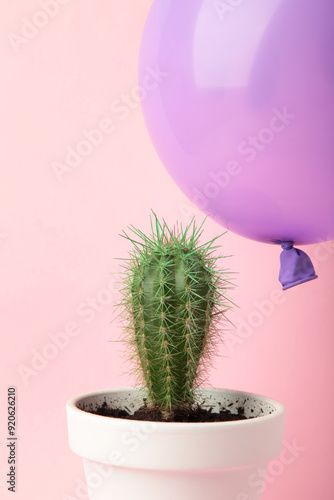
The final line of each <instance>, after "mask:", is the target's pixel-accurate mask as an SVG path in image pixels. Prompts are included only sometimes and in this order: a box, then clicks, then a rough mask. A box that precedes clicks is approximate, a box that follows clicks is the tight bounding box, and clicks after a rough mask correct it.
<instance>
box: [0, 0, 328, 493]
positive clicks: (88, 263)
mask: <svg viewBox="0 0 334 500" xmlns="http://www.w3.org/2000/svg"><path fill="white" fill-rule="evenodd" d="M150 4H151V0H141V1H140V2H137V1H135V0H123V1H122V2H120V1H116V0H108V1H107V0H100V1H98V2H96V1H95V2H94V1H93V0H84V1H80V2H79V1H78V0H49V1H47V0H44V1H43V0H40V1H37V0H36V1H35V0H21V1H20V2H12V1H9V0H2V2H1V6H0V19H1V21H0V30H1V32H0V35H1V38H0V60H1V65H2V68H1V73H2V76H1V80H0V90H1V102H0V106H1V120H0V127H1V129H0V155H1V162H0V172H1V174H0V176H1V178H0V186H1V187H0V189H1V194H0V311H1V312H0V323H1V330H0V331H1V336H2V346H3V348H2V349H1V357H2V359H1V365H0V366H1V392H0V395H1V397H0V405H1V408H0V428H1V436H2V438H3V440H1V447H0V460H1V462H0V464H1V467H0V481H1V485H0V488H1V498H7V497H8V498H13V497H12V496H10V495H11V494H10V493H9V492H8V491H7V486H6V484H5V481H6V473H7V472H8V464H7V449H6V445H5V439H6V437H7V434H6V424H7V413H6V412H7V404H6V393H7V387H8V386H12V385H15V386H16V388H17V397H18V405H17V421H18V433H17V435H18V447H17V457H18V464H17V473H18V480H17V493H16V497H15V498H17V499H19V500H23V499H24V500H26V499H29V500H30V499H31V500H45V499H46V498H48V499H50V500H56V499H57V500H73V499H80V498H85V496H84V495H83V494H79V493H78V491H79V490H78V489H77V490H76V488H78V485H80V484H81V481H83V478H84V475H83V469H82V465H81V459H80V458H79V457H77V456H75V455H74V454H73V453H72V452H71V451H70V449H69V447H68V442H67V426H66V414H65V404H66V401H67V400H68V399H69V398H71V397H72V396H74V395H76V394H80V393H82V392H87V391H92V390H97V389H105V388H111V387H121V386H128V385H131V384H132V380H131V379H130V377H129V376H128V375H127V374H126V366H124V364H123V361H122V346H121V345H120V344H119V343H115V342H108V341H115V340H117V339H118V338H119V335H120V327H119V325H118V324H117V322H113V323H111V321H112V319H113V318H114V317H115V314H114V312H113V311H114V309H113V306H114V304H115V302H116V301H117V296H118V292H117V286H118V285H117V277H116V276H114V275H113V274H112V273H114V272H117V271H118V270H119V263H118V261H117V260H115V258H116V257H123V256H125V255H126V252H127V250H128V249H129V245H128V244H127V242H126V241H125V240H124V239H122V238H121V237H120V236H119V233H121V232H122V230H123V229H126V227H127V226H129V225H130V224H134V225H135V226H138V227H140V228H141V229H143V230H144V231H148V228H149V214H150V211H151V209H154V211H155V212H156V213H157V214H158V215H159V216H161V217H164V218H165V219H166V220H167V221H168V222H169V223H170V224H172V225H173V224H174V222H175V221H176V220H178V221H179V222H182V223H183V224H186V223H187V222H188V221H189V220H190V218H191V217H192V216H193V215H195V216H196V218H197V220H198V221H201V220H202V218H203V217H202V215H201V214H200V213H199V212H198V210H197V209H196V208H195V207H193V206H192V205H191V204H190V202H189V201H188V200H187V199H186V198H185V196H184V195H183V194H182V193H181V191H180V190H179V189H178V187H177V186H176V185H175V184H174V183H173V182H172V180H171V179H170V177H169V176H168V174H167V173H166V171H165V170H164V168H163V166H162V165H161V162H160V160H159V158H158V157H157V155H156V153H155V151H154V149H153V147H152V145H151V142H150V139H149V136H148V133H147V131H146V128H145V125H144V122H143V117H142V114H141V111H140V105H139V102H138V98H137V95H138V94H137V88H136V85H137V76H136V73H137V59H138V50H139V43H140V37H141V32H142V29H143V25H144V21H145V18H146V15H147V12H148V9H149V7H150ZM42 5H44V10H43V9H42V7H41V6H42ZM41 12H42V14H41ZM36 26H37V27H36ZM147 98H149V96H148V97H147ZM122 100H127V104H125V106H126V107H127V110H125V109H124V108H123V111H124V113H123V114H122V115H121V114H120V113H119V112H117V107H118V106H119V103H120V101H122ZM98 127H100V128H101V127H102V130H103V133H102V132H100V133H98V134H97V133H96V132H95V135H94V134H93V135H91V136H90V137H91V138H92V137H93V139H94V140H95V143H96V144H95V145H93V146H91V147H90V149H85V144H84V143H80V141H82V140H86V139H87V137H85V134H87V133H89V132H91V131H92V130H93V129H94V130H95V129H97V128H98ZM80 147H81V149H80ZM69 148H79V150H80V151H81V152H82V153H81V155H79V156H76V159H73V158H72V164H71V165H72V166H71V168H69V167H68V165H66V156H67V155H68V154H69V151H70V149H69ZM86 148H87V145H86ZM68 159H69V158H67V160H68ZM55 162H58V165H57V164H55ZM60 163H62V164H63V165H65V167H64V166H63V169H64V170H63V171H62V172H61V173H60V168H62V167H60V166H59V164H60ZM73 165H76V166H73ZM57 172H58V174H57ZM222 231H223V230H222V228H221V227H219V226H218V225H217V224H216V223H215V222H213V221H211V220H208V221H207V224H206V229H205V234H204V238H205V239H207V238H211V237H213V236H215V235H217V234H218V233H220V232H222ZM221 243H222V245H223V248H222V252H223V253H225V254H227V255H230V254H232V255H233V257H231V258H230V259H228V260H227V261H226V262H227V265H228V267H230V268H231V270H233V271H236V272H238V273H239V274H238V276H237V279H236V281H237V284H238V288H237V289H236V290H235V292H234V293H233V295H232V298H233V300H234V301H235V302H236V303H237V304H238V306H239V309H235V310H234V312H233V313H231V314H230V319H231V320H232V321H233V322H234V323H235V325H236V327H235V328H234V329H231V331H230V332H226V333H225V343H224V344H223V345H222V346H221V349H220V356H219V357H218V358H217V359H216V361H215V369H213V370H211V372H210V377H209V382H210V384H212V385H213V386H216V387H229V388H234V389H241V390H248V391H252V392H258V393H262V394H265V395H268V396H271V397H274V398H276V399H278V400H279V401H281V402H282V403H283V404H284V405H285V406H286V410H287V423H286V444H285V452H284V454H283V455H282V460H281V459H277V460H276V461H274V463H273V464H272V465H271V467H270V468H269V475H268V477H267V481H266V483H265V484H266V487H265V492H264V495H263V499H264V500H282V499H283V498H284V499H291V498H303V499H304V500H314V498H319V499H320V498H321V499H322V500H331V499H332V498H333V493H332V484H333V478H332V476H333V473H332V467H333V460H334V452H333V445H334V433H333V411H334V403H333V375H334V364H333V326H332V325H333V319H334V308H333V299H334V293H333V280H334V242H333V241H332V242H328V243H326V244H317V245H312V246H309V247H304V248H303V249H304V250H305V251H307V252H308V253H309V255H310V256H311V257H312V259H313V263H314V265H315V267H316V271H317V273H318V275H319V279H318V280H315V281H313V282H310V283H307V284H305V285H303V286H300V287H296V288H293V289H291V290H289V291H287V292H284V294H283V292H281V291H280V284H279V282H278V280H277V276H278V267H279V253H280V249H279V248H278V247H273V246H269V245H268V246H267V245H262V244H259V243H256V242H253V241H249V240H246V239H243V238H241V237H239V236H236V235H234V234H232V233H229V234H226V235H225V236H224V237H222V239H221ZM56 334H59V335H56ZM71 335H72V336H71ZM56 338H57V339H58V342H60V341H61V339H62V342H63V345H62V347H61V348H60V347H59V348H57V347H55V342H56V341H55V339H56ZM50 346H51V347H50ZM52 346H53V347H52ZM43 353H44V354H46V356H47V357H48V358H49V359H46V358H45V356H43V358H42V357H41V356H42V355H43ZM38 356H39V358H38ZM51 358H52V359H51ZM29 370H30V371H29ZM291 448H293V449H294V452H291ZM289 450H290V451H289Z"/></svg>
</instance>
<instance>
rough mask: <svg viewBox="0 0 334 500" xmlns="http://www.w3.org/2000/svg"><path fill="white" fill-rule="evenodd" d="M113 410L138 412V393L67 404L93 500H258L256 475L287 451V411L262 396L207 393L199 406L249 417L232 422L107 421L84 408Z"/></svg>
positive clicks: (105, 394) (115, 393)
mask: <svg viewBox="0 0 334 500" xmlns="http://www.w3.org/2000/svg"><path fill="white" fill-rule="evenodd" d="M104 401H106V402H107V403H108V404H110V405H113V406H117V407H121V408H126V409H128V410H130V411H131V412H134V411H135V410H136V409H137V408H139V407H140V406H141V405H142V404H143V400H142V397H140V396H139V392H138V390H136V389H134V388H128V389H114V390H109V391H99V392H94V393H88V394H83V395H81V396H77V397H75V398H73V399H71V400H70V401H69V402H68V403H67V420H68V432H69V443H70V447H71V449H72V450H73V451H74V452H75V453H76V454H78V455H79V456H81V457H82V458H83V463H84V469H85V474H86V481H87V487H88V491H89V494H90V499H91V500H130V499H133V500H144V499H145V500H170V499H171V498H173V499H174V500H203V499H209V500H211V499H213V498H215V499H217V500H218V499H222V500H259V499H260V498H261V492H260V491H259V488H258V486H257V488H254V486H252V480H251V478H252V475H253V476H254V474H256V473H257V471H258V469H259V467H261V469H263V468H266V467H267V464H268V461H269V460H271V459H273V458H275V457H276V456H277V455H278V454H279V453H280V451H281V449H282V446H283V438H284V424H285V410H284V407H283V405H282V404H280V403H278V402H277V401H274V400H272V399H270V398H267V397H264V396H259V395H257V394H251V393H245V392H239V391H230V390H225V389H201V391H200V392H199V394H198V401H199V402H202V401H205V404H207V405H209V406H212V407H213V411H214V410H216V411H219V409H220V405H222V406H223V407H226V406H227V407H229V409H230V410H231V411H233V412H235V413H237V408H238V407H239V406H240V404H243V405H244V408H245V413H246V415H247V416H253V417H254V416H255V417H256V418H253V419H248V420H240V421H233V422H212V423H171V422H145V421H135V420H127V419H120V418H110V417H103V416H99V415H94V414H91V413H87V412H86V411H83V409H84V408H86V409H87V408H89V407H92V408H94V407H95V406H96V405H101V404H102V403H103V402H104Z"/></svg>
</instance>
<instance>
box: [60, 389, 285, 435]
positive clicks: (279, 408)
mask: <svg viewBox="0 0 334 500" xmlns="http://www.w3.org/2000/svg"><path fill="white" fill-rule="evenodd" d="M141 390H142V388H141V387H118V388H112V389H99V390H97V391H90V392H87V393H82V394H78V395H76V396H74V397H72V398H71V399H70V400H69V401H68V402H67V405H66V406H67V408H68V409H71V411H74V412H77V413H80V414H86V415H87V418H93V419H96V422H98V420H100V421H106V420H114V421H116V422H117V423H119V425H122V424H121V422H124V425H129V422H149V420H134V419H131V420H129V419H126V418H118V417H109V416H105V415H96V414H94V413H90V412H89V411H85V410H83V409H81V408H79V407H78V403H79V402H80V401H81V400H84V399H86V398H89V397H94V396H102V395H106V396H107V395H111V394H115V395H117V394H122V393H124V392H129V393H131V394H138V396H139V397H140V396H141V394H142V393H141ZM201 391H204V392H208V391H209V392H211V393H214V394H216V395H219V394H220V393H228V394H233V395H235V396H238V397H241V398H242V397H250V398H254V399H255V400H258V401H263V402H265V403H267V404H269V405H271V406H272V407H273V411H272V412H271V413H270V414H268V415H255V416H254V417H253V418H248V419H244V420H233V421H223V422H154V424H155V425H157V426H158V427H159V428H160V429H161V430H162V428H163V427H165V426H167V428H171V426H180V427H185V426H186V427H187V428H189V429H194V428H197V427H199V426H200V427H204V426H210V427H211V426H213V427H220V426H233V427H234V426H236V425H246V424H247V425H255V424H257V422H258V420H259V419H261V422H263V421H267V420H272V419H275V418H277V417H278V416H280V415H285V407H284V405H283V404H282V403H280V402H279V401H277V400H275V399H273V398H270V397H268V396H263V395H262V394H258V393H254V392H248V391H241V390H236V389H227V388H216V387H209V386H205V387H200V388H198V389H197V390H196V392H197V393H198V395H201Z"/></svg>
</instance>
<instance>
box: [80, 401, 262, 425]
mask: <svg viewBox="0 0 334 500" xmlns="http://www.w3.org/2000/svg"><path fill="white" fill-rule="evenodd" d="M84 410H85V411H87V412H89V413H93V414H95V415H102V416H104V417H113V418H124V419H129V420H145V421H150V422H231V421H234V420H247V419H248V418H254V417H255V416H257V415H254V417H246V415H245V412H244V409H243V406H241V407H240V408H239V409H238V414H234V413H231V412H230V410H229V409H228V408H221V409H220V412H219V413H216V412H213V411H212V408H209V409H207V408H203V407H202V406H201V405H196V406H193V407H189V406H184V405H180V406H179V407H178V408H177V410H176V411H175V413H174V417H173V419H172V420H165V419H164V418H163V416H162V414H161V412H160V410H159V408H156V407H149V406H147V405H145V404H144V405H143V406H141V407H140V408H139V409H138V410H137V411H136V412H135V413H134V414H133V415H131V412H130V410H129V411H127V409H119V408H111V407H110V406H109V405H108V404H107V403H103V404H102V405H101V406H99V407H97V408H96V409H92V408H89V409H88V408H85V409H84Z"/></svg>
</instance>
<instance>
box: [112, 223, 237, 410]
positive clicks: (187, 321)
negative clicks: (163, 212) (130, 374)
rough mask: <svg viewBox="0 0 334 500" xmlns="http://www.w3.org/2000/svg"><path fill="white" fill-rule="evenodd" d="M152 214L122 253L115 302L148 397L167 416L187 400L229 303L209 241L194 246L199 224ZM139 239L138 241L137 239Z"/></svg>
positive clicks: (225, 283)
mask: <svg viewBox="0 0 334 500" xmlns="http://www.w3.org/2000/svg"><path fill="white" fill-rule="evenodd" d="M153 215H154V222H155V224H153V220H152V219H151V229H152V234H151V236H150V237H148V236H146V235H144V234H143V233H142V232H141V231H139V230H138V229H136V228H134V227H133V226H131V228H130V229H131V231H132V232H133V234H134V235H135V236H136V239H134V237H130V236H129V235H128V234H126V233H124V236H125V237H126V238H128V239H129V240H131V242H132V243H133V247H134V248H133V250H132V253H131V255H130V259H128V260H126V265H125V272H124V278H123V284H124V288H123V290H122V291H123V300H122V303H121V305H122V306H123V310H124V312H125V319H126V333H127V338H126V340H127V341H128V343H129V344H130V346H131V348H132V349H131V351H130V352H131V359H132V361H133V360H137V365H136V366H137V370H136V373H137V374H139V375H140V376H141V377H140V378H141V381H142V382H144V384H145V386H146V388H147V390H148V399H149V400H150V401H151V403H152V404H153V405H156V406H158V407H159V408H160V410H161V412H162V414H163V416H164V418H165V419H166V420H168V419H171V418H172V417H173V412H174V410H175V409H176V408H177V407H178V406H179V405H184V404H192V403H193V401H194V389H195V387H197V386H198V385H199V384H200V383H201V382H202V381H203V380H202V378H203V370H201V368H203V367H204V365H205V361H208V360H209V359H210V355H211V354H212V353H213V351H214V347H215V345H216V340H217V337H218V330H217V321H218V319H220V318H221V316H224V312H225V310H226V309H228V308H229V306H228V302H229V299H227V298H226V296H225V291H226V290H227V289H228V288H229V285H230V283H229V281H228V280H227V279H226V275H227V273H226V272H224V271H223V270H219V269H217V268H216V265H215V264H216V261H217V259H218V258H220V257H214V256H213V255H212V253H213V251H214V249H215V248H216V247H214V246H213V244H214V242H215V240H216V239H217V238H214V239H213V240H211V241H209V242H208V243H206V244H204V245H199V237H200V235H201V234H202V226H203V223H202V225H201V226H200V228H199V229H197V228H196V226H195V223H194V222H193V221H192V222H191V223H190V224H189V225H188V226H187V227H186V228H185V229H184V230H183V229H182V226H181V228H180V230H179V231H175V230H174V231H171V230H170V229H169V228H168V226H167V224H166V223H165V221H163V223H161V222H160V221H159V220H158V218H157V216H156V215H155V214H153ZM138 239H139V241H138Z"/></svg>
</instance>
